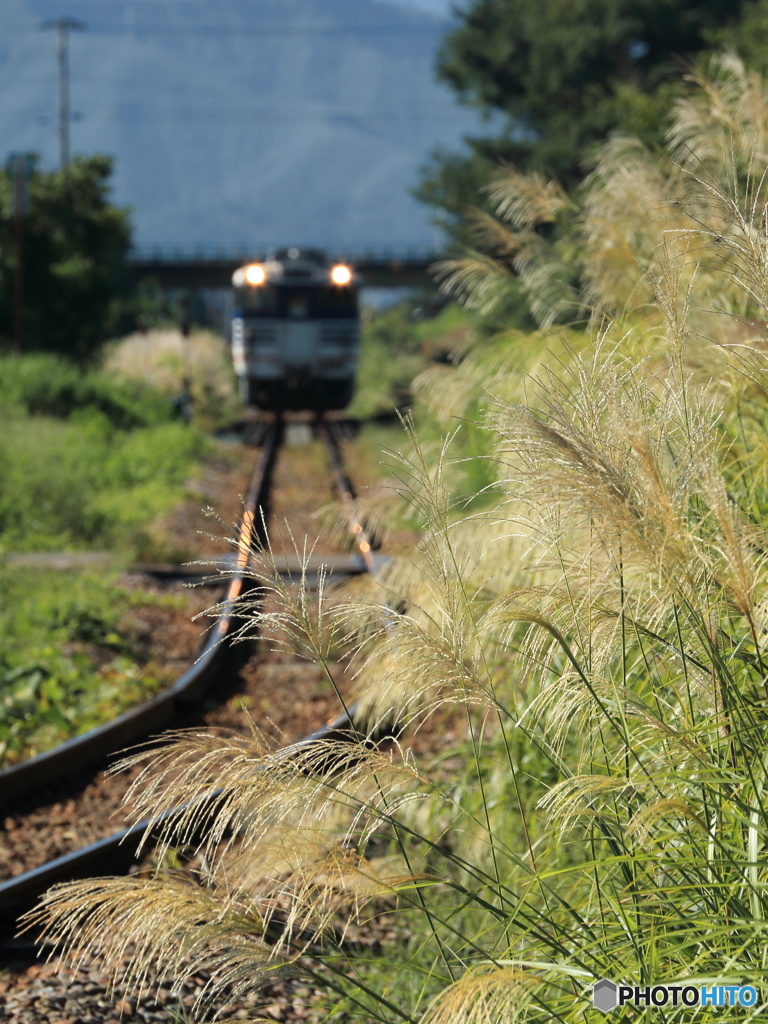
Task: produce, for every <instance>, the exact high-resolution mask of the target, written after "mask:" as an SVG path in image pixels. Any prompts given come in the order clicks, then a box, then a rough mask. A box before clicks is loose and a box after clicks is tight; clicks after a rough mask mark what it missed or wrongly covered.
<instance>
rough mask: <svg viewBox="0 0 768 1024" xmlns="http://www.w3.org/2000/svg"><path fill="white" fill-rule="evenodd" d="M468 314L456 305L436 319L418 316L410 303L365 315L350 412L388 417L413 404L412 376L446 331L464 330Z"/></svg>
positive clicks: (359, 414)
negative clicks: (421, 318)
mask: <svg viewBox="0 0 768 1024" xmlns="http://www.w3.org/2000/svg"><path fill="white" fill-rule="evenodd" d="M465 319H466V318H465V316H464V315H463V314H462V313H461V311H459V310H458V308H457V307H453V308H452V309H447V310H444V311H442V312H441V314H440V315H438V316H437V317H435V318H427V319H424V320H417V319H415V318H414V316H413V310H412V306H411V305H410V304H408V303H402V304H400V305H398V306H395V307H393V308H392V309H387V310H382V311H380V312H374V313H372V314H371V315H369V316H368V317H367V318H365V319H364V320H363V328H362V339H361V345H360V366H359V369H358V373H357V387H356V391H355V397H354V398H353V400H352V404H351V406H350V410H349V411H350V415H352V416H359V417H360V418H363V419H368V418H370V417H372V416H377V415H384V416H388V415H391V414H392V413H393V412H394V410H395V409H397V408H402V407H403V406H404V405H407V404H408V402H409V399H410V385H411V381H412V380H413V378H414V377H415V376H416V374H417V373H419V372H420V371H421V370H422V369H424V367H425V365H426V358H427V354H428V350H429V349H430V347H431V348H432V349H434V345H435V344H436V343H437V344H439V343H440V339H441V338H442V337H444V336H445V335H450V334H451V333H452V332H454V331H457V330H458V331H461V328H462V327H463V326H464V321H465ZM449 344H450V342H449Z"/></svg>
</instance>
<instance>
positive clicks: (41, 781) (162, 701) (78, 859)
mask: <svg viewBox="0 0 768 1024" xmlns="http://www.w3.org/2000/svg"><path fill="white" fill-rule="evenodd" d="M284 429H285V428H284V424H283V421H282V420H281V419H280V418H276V419H275V420H274V421H273V422H272V423H271V425H270V427H269V428H268V430H267V431H266V435H265V437H264V440H263V443H262V445H261V449H260V455H259V459H258V463H257V466H256V470H255V472H254V475H253V478H252V481H251V485H250V488H249V490H248V494H247V497H246V499H245V503H244V511H243V515H242V520H241V524H240V529H239V536H238V538H237V543H236V551H237V554H236V556H235V559H234V561H233V563H232V567H231V568H230V569H229V570H228V571H227V576H228V584H227V587H226V592H225V594H224V596H223V600H222V603H221V605H220V608H221V613H220V615H219V617H218V618H217V620H216V622H215V623H214V625H213V626H212V627H210V628H209V630H208V631H207V633H206V635H205V638H204V642H203V646H202V649H201V651H200V653H199V655H198V658H197V660H196V662H195V663H194V665H192V666H191V667H190V668H189V669H187V671H186V672H184V673H183V675H182V676H181V677H180V678H179V679H178V680H177V681H176V682H175V683H174V684H173V685H172V686H171V687H169V688H168V689H166V690H165V691H164V692H163V693H161V694H159V695H158V696H156V697H155V698H154V699H152V700H150V701H148V702H146V703H145V704H142V705H140V706H139V707H136V708H134V709H132V710H131V711H129V712H126V713H124V714H122V715H120V716H119V717H118V718H117V719H115V720H114V721H113V722H111V723H108V724H107V725H105V726H102V727H100V728H98V729H94V730H91V731H90V732H88V733H85V734H83V735H81V736H78V737H75V738H74V739H72V740H69V741H68V742H66V743H64V744H62V745H60V746H59V747H56V748H54V749H53V750H51V751H48V752H47V753H45V754H42V755H40V756H38V757H35V758H32V759H30V760H29V761H26V762H23V763H21V764H18V765H14V766H12V767H11V768H8V769H5V770H4V771H1V772H0V793H2V794H3V797H4V801H14V802H16V803H18V804H22V805H26V806H25V808H24V809H27V808H28V807H30V806H31V807H32V808H33V809H34V808H35V807H36V806H39V805H40V803H41V802H43V801H42V800H41V799H40V794H41V793H43V794H44V793H45V790H46V787H49V786H51V785H55V784H56V783H57V782H60V780H61V779H62V778H63V777H70V776H73V775H77V773H79V772H83V771H84V770H85V769H87V768H88V767H89V766H93V765H97V766H98V765H100V764H101V765H103V764H104V763H105V761H106V759H107V758H108V757H109V755H112V754H113V753H115V752H116V751H119V750H120V749H124V748H125V747H126V746H127V745H131V744H135V743H137V742H139V741H141V740H145V739H147V738H148V737H150V736H152V735H155V734H157V733H158V732H159V731H161V730H163V729H166V728H168V727H169V726H178V725H179V724H184V722H185V716H188V715H189V713H190V709H191V708H193V707H194V706H196V705H199V704H200V702H201V700H202V699H203V698H204V697H205V696H206V694H208V693H210V692H211V689H212V687H213V685H214V683H216V682H217V680H220V678H221V677H222V675H223V674H226V673H228V672H229V671H230V670H231V662H230V661H229V659H231V658H232V656H233V653H234V652H236V651H237V647H236V646H235V645H233V644H232V643H230V642H229V641H230V640H231V639H232V638H233V636H234V634H235V632H236V628H237V627H236V620H237V602H238V599H239V598H240V597H241V596H242V595H244V594H245V593H246V592H247V591H248V589H249V588H250V587H251V586H252V585H253V577H252V575H251V569H252V565H251V557H252V556H251V553H252V551H253V550H254V549H258V548H259V547H261V546H263V545H264V543H265V540H266V537H265V525H264V524H265V521H266V515H267V512H268V509H269V504H270V490H271V486H272V478H273V472H274V468H275V465H276V462H277V459H278V455H279V451H280V448H281V445H282V442H283V437H284ZM315 429H316V433H317V435H318V436H319V437H320V438H321V439H322V440H323V442H324V445H325V447H326V450H327V453H328V458H329V462H330V467H331V472H332V475H333V480H334V487H335V491H336V493H337V495H338V497H339V498H340V500H341V502H342V503H343V504H344V506H345V507H346V508H347V509H348V515H347V520H348V527H349V531H350V533H351V536H352V538H353V540H354V544H355V546H356V549H357V554H356V556H352V557H350V556H349V555H346V556H343V557H339V556H336V557H335V558H334V557H333V556H332V557H331V558H330V559H318V560H319V561H325V562H330V563H331V564H332V565H333V566H334V571H335V572H336V573H337V574H338V573H339V572H341V573H343V574H350V573H354V572H372V571H375V568H376V561H375V557H374V553H373V544H372V542H371V539H370V538H369V537H368V535H367V533H366V530H365V528H364V526H363V525H362V524H361V523H360V522H358V521H357V520H356V519H355V516H354V506H353V499H354V492H353V489H352V486H351V484H350V481H349V479H348V478H347V476H346V473H345V471H344V467H343V463H342V458H341V452H340V438H339V433H338V427H337V425H336V424H334V423H332V422H328V421H327V420H325V419H323V418H322V417H319V418H318V420H317V421H316V424H315ZM282 557H283V556H276V558H277V563H278V565H282ZM292 569H293V571H294V572H295V571H296V566H295V565H293V566H292V565H291V560H290V559H289V558H286V559H285V572H286V573H287V574H288V575H290V574H291V570H292ZM309 724H310V728H309V730H308V735H305V737H304V738H305V739H307V740H308V739H313V738H316V737H318V736H327V735H334V736H339V737H343V736H344V735H345V734H346V735H351V734H352V726H353V723H352V722H351V721H350V719H349V718H348V717H347V716H344V715H342V716H341V717H338V718H335V719H333V720H331V721H326V722H319V721H315V722H312V723H309ZM294 742H295V740H294ZM92 774H93V773H91V777H92ZM43 800H44V798H43ZM70 806H71V813H72V815H73V816H76V814H77V803H76V800H75V801H70ZM23 822H24V817H23V813H22V815H21V823H20V824H17V825H15V826H14V827H15V828H22V829H23V827H24V824H23ZM37 827H39V816H38V826H37ZM145 828H146V822H139V823H137V824H136V825H134V826H133V827H131V828H129V829H124V830H122V831H117V832H114V833H113V834H112V835H107V836H105V837H104V838H102V839H100V840H98V841H97V842H93V843H91V844H90V845H87V846H85V847H83V848H81V849H77V850H75V851H73V852H71V853H67V854H64V855H63V856H59V857H55V858H53V859H51V860H48V861H47V862H46V863H43V864H41V865H39V866H37V867H34V868H32V869H30V870H26V871H24V872H23V873H21V874H18V875H17V876H16V877H13V878H10V879H7V880H5V881H2V882H0V950H6V952H7V951H9V950H13V951H15V953H16V954H18V953H19V952H21V951H22V950H24V949H26V950H28V951H30V952H31V947H32V937H31V936H26V937H25V938H24V939H23V940H22V942H21V943H20V942H19V940H18V939H17V938H15V936H14V933H15V931H16V927H15V922H16V920H17V918H18V916H19V915H20V914H21V913H23V912H24V911H25V910H28V909H29V908H30V907H31V906H32V905H33V904H34V902H35V900H36V899H37V897H38V896H39V895H40V894H41V893H42V892H44V891H45V890H46V889H47V888H48V887H49V886H51V885H52V884H54V883H56V882H60V881H65V880H69V879H74V878H84V877H90V876H92V875H103V874H114V873H124V872H126V871H129V870H130V869H131V868H132V867H133V866H134V865H136V864H137V863H138V860H137V858H138V853H137V848H138V846H139V840H140V838H141V836H142V834H143V833H144V831H145ZM146 854H147V851H146V847H145V848H143V849H142V854H141V856H142V858H144V857H146Z"/></svg>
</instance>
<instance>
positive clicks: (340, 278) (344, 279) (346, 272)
mask: <svg viewBox="0 0 768 1024" xmlns="http://www.w3.org/2000/svg"><path fill="white" fill-rule="evenodd" d="M331 280H332V281H333V283H334V284H349V282H350V281H351V280H352V271H351V270H350V269H349V267H345V266H344V264H343V263H338V264H337V265H336V266H335V267H334V268H333V270H332V271H331Z"/></svg>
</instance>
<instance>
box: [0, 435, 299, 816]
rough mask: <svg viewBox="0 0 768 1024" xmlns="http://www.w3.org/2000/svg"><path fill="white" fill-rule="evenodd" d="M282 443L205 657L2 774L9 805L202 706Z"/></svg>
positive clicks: (251, 502)
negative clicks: (101, 721) (148, 696)
mask: <svg viewBox="0 0 768 1024" xmlns="http://www.w3.org/2000/svg"><path fill="white" fill-rule="evenodd" d="M281 440H282V424H281V423H280V422H276V423H275V424H274V425H273V426H272V429H271V430H270V431H269V433H268V434H267V436H266V438H265V440H264V444H263V446H262V450H261V455H260V457H259V461H258V463H257V466H256V469H255V472H254V474H253V478H252V480H251V484H250V486H249V489H248V493H247V496H246V499H245V511H244V513H243V519H242V523H241V526H240V533H239V536H238V543H237V552H238V554H237V560H236V563H235V568H234V570H233V575H232V579H231V580H230V581H229V584H228V587H227V591H226V595H225V597H224V601H223V611H222V615H221V617H220V618H219V619H218V620H217V622H216V624H215V625H214V626H213V627H211V628H210V629H209V630H208V632H207V634H206V636H205V639H204V641H203V645H202V648H201V650H200V653H199V654H198V656H197V659H196V660H195V663H194V664H193V665H191V666H190V667H189V668H188V669H187V670H186V672H184V673H183V675H182V676H181V677H180V678H179V679H177V680H176V682H175V683H174V684H173V685H172V686H170V687H169V688H168V689H166V690H164V691H163V692H162V693H160V694H158V695H157V696H156V697H154V698H153V699H152V700H149V701H146V702H144V703H143V704H139V705H138V706H137V707H135V708H131V710H130V711H126V712H124V713H123V714H122V715H119V716H118V717H117V718H115V719H113V720H112V721H111V722H108V723H107V724H106V725H102V726H98V727H97V728H95V729H90V730H89V731H88V732H85V733H82V734H81V735H80V736H75V737H73V738H72V739H71V740H67V741H66V742H65V743H61V744H59V745H58V746H56V747H54V748H53V749H51V750H48V751H45V752H44V753H42V754H38V755H37V756H35V757H31V758H29V759H28V760H26V761H22V762H20V763H19V764H15V765H12V766H11V767H10V768H5V769H3V770H2V771H0V794H2V797H3V801H4V802H5V801H11V800H14V799H18V797H20V796H21V795H23V794H27V793H28V792H29V791H31V790H35V789H39V788H41V787H43V786H46V785H52V784H54V783H56V782H59V781H60V780H61V779H62V778H63V777H67V776H71V775H72V774H74V773H75V772H78V771H80V770H82V769H83V768H86V767H88V766H89V765H92V764H94V763H96V762H98V761H101V760H103V759H105V758H107V757H108V756H109V755H110V754H112V753H114V751H115V750H119V749H121V748H123V747H125V746H127V745H129V744H131V743H136V742H137V741H138V740H141V739H144V738H145V737H147V736H149V735H150V734H151V733H153V732H156V731H157V730H158V729H163V728H165V726H167V725H168V724H169V723H171V722H172V721H173V720H174V718H176V717H177V716H178V714H179V713H180V711H182V710H183V709H185V708H186V707H188V706H189V705H192V704H195V703H198V702H199V701H200V700H201V698H202V697H203V695H204V694H205V693H206V692H207V690H208V689H209V688H210V686H211V685H212V683H213V682H214V681H215V680H216V679H217V678H218V677H219V675H220V671H221V667H222V662H223V660H224V657H225V655H226V653H227V645H226V644H225V643H224V642H223V641H225V640H226V639H227V637H228V636H230V635H231V634H232V631H233V618H234V616H233V611H234V604H235V601H236V600H237V597H238V596H239V595H240V593H241V591H242V589H243V587H244V586H245V585H246V576H247V568H248V567H247V559H246V558H245V556H244V554H243V553H244V552H245V551H246V550H249V549H250V546H251V544H252V543H254V542H256V543H258V542H263V540H264V537H263V536H262V529H263V527H262V524H261V522H260V520H259V519H258V518H257V516H256V509H258V508H259V507H264V506H265V505H266V503H267V499H268V495H269V488H270V482H271V477H272V470H273V468H274V464H275V460H276V458H277V453H278V450H279V447H280V443H281Z"/></svg>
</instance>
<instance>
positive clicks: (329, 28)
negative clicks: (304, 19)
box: [3, 22, 445, 36]
mask: <svg viewBox="0 0 768 1024" xmlns="http://www.w3.org/2000/svg"><path fill="white" fill-rule="evenodd" d="M57 24H58V22H48V23H46V25H45V27H46V28H47V27H54V26H56V25H57ZM444 28H445V25H444V24H442V23H436V24H421V25H262V26H255V25H242V26H241V25H161V24H159V23H158V22H155V23H144V24H141V25H98V24H96V25H94V24H89V26H88V32H89V34H90V35H125V36H131V35H158V36H159V35H172V36H198V35H203V36H217V35H218V36H225V35H237V36H273V35H274V36H278V35H279V36H294V35H296V36H303V35H307V36H313V35H327V36H333V35H337V36H344V35H361V36H366V35H370V36H377V35H410V34H419V33H431V34H436V33H438V32H442V31H443V30H444ZM34 31H36V30H35V29H34V28H32V27H30V26H28V25H4V26H3V32H4V33H6V32H13V33H25V32H34Z"/></svg>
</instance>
